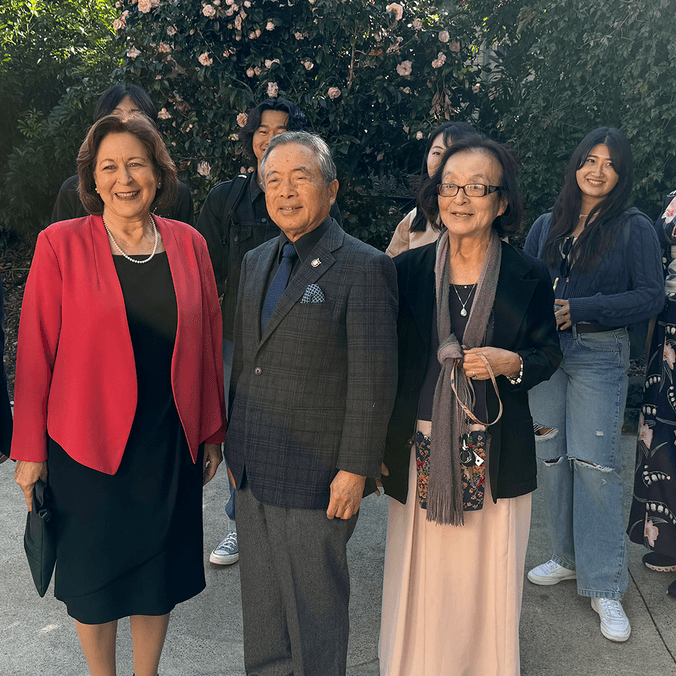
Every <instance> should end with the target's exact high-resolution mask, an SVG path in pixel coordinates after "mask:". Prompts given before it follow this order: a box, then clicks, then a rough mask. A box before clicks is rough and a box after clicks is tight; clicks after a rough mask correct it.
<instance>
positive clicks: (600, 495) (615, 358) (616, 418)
mask: <svg viewBox="0 0 676 676" xmlns="http://www.w3.org/2000/svg"><path fill="white" fill-rule="evenodd" d="M559 338H560V342H561V350H562V351H563V361H562V362H561V366H560V367H559V368H558V370H557V371H556V373H554V375H553V376H552V377H551V379H550V380H548V381H546V382H544V383H541V384H540V385H538V386H537V387H534V388H533V389H532V390H531V391H530V393H529V400H530V407H531V412H532V414H533V420H534V421H535V422H536V423H539V424H540V425H543V426H545V427H551V428H555V429H556V433H554V434H550V435H547V436H548V438H546V439H543V440H538V436H536V437H535V438H536V452H537V458H538V462H539V463H540V464H541V466H540V471H539V478H540V481H541V483H542V484H543V487H544V490H545V494H546V501H547V509H548V512H549V525H550V531H551V535H552V541H553V545H554V554H553V556H552V558H553V559H554V561H556V563H558V564H559V565H561V566H565V567H566V568H571V569H575V570H577V591H578V594H580V595H582V596H596V597H602V598H610V599H615V600H618V601H619V600H621V599H622V596H623V594H624V592H625V591H626V589H627V585H628V582H629V580H628V572H627V552H626V540H625V534H624V521H623V518H622V481H621V479H620V474H619V470H620V469H621V467H622V463H623V458H622V457H621V456H620V449H621V446H620V436H621V430H622V423H623V419H624V407H625V403H626V398H627V383H628V379H627V369H628V368H629V337H628V335H627V331H626V329H616V330H614V331H604V332H601V333H584V334H576V335H573V334H572V333H570V332H563V333H561V334H560V335H559Z"/></svg>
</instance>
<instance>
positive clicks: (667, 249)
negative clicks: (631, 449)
mask: <svg viewBox="0 0 676 676" xmlns="http://www.w3.org/2000/svg"><path fill="white" fill-rule="evenodd" d="M655 230H656V231H657V236H658V238H659V240H660V244H662V247H663V249H664V253H665V258H666V261H667V263H668V267H667V270H666V273H667V274H666V282H665V286H666V294H667V302H666V304H665V306H664V310H662V312H661V313H660V315H659V316H658V317H657V321H656V323H655V329H654V332H653V336H652V342H651V346H650V353H649V355H648V363H647V364H646V377H645V386H644V389H643V404H642V407H641V416H640V418H639V423H638V439H637V444H636V465H635V474H634V499H633V501H632V504H631V513H630V515H629V528H628V533H629V538H630V539H631V541H632V542H636V543H637V544H640V545H644V546H645V547H646V548H647V549H648V550H649V551H648V553H647V554H644V555H643V563H644V565H645V566H647V567H648V568H650V569H651V570H655V571H657V572H660V573H675V572H676V445H675V443H674V442H675V439H674V433H676V394H675V393H676V383H674V365H675V364H676V190H675V191H674V192H672V193H669V195H667V197H666V199H665V201H664V206H663V207H662V215H661V216H660V218H658V219H657V221H655ZM667 592H668V593H669V595H670V596H674V597H676V580H674V581H673V582H672V583H671V584H670V585H669V587H668V588H667Z"/></svg>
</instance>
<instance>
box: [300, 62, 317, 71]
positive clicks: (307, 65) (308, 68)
mask: <svg viewBox="0 0 676 676" xmlns="http://www.w3.org/2000/svg"><path fill="white" fill-rule="evenodd" d="M302 64H303V65H304V66H305V70H312V69H313V68H314V67H315V64H314V63H312V61H303V62H302Z"/></svg>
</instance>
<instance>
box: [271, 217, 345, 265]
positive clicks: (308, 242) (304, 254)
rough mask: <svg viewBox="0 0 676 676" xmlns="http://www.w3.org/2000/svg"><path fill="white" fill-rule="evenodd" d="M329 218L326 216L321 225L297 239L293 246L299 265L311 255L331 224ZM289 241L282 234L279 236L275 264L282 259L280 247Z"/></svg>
mask: <svg viewBox="0 0 676 676" xmlns="http://www.w3.org/2000/svg"><path fill="white" fill-rule="evenodd" d="M331 220H332V219H331V216H327V217H326V218H325V219H324V221H322V223H320V224H319V225H318V226H317V227H316V228H315V229H314V230H310V232H306V233H305V234H304V235H303V236H302V237H300V238H299V239H297V240H296V241H295V242H294V243H293V246H294V248H295V249H296V253H297V254H298V258H299V260H300V262H301V263H305V261H306V260H307V259H308V258H309V257H310V255H311V254H312V250H313V249H314V248H315V246H316V245H317V243H318V242H319V240H320V239H321V238H322V236H323V235H324V233H325V232H326V231H327V229H328V227H329V225H330V224H331ZM288 241H289V238H288V237H287V236H286V235H285V234H284V233H283V232H282V233H281V234H280V235H279V243H278V245H277V262H279V261H280V260H281V258H282V247H283V246H284V245H285V244H286V243H287V242H288Z"/></svg>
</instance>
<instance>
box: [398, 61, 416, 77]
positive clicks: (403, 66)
mask: <svg viewBox="0 0 676 676" xmlns="http://www.w3.org/2000/svg"><path fill="white" fill-rule="evenodd" d="M412 71H413V64H412V63H411V62H410V61H402V62H401V63H400V64H399V65H398V66H397V73H399V75H401V77H408V76H409V75H410V74H411V72H412Z"/></svg>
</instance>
